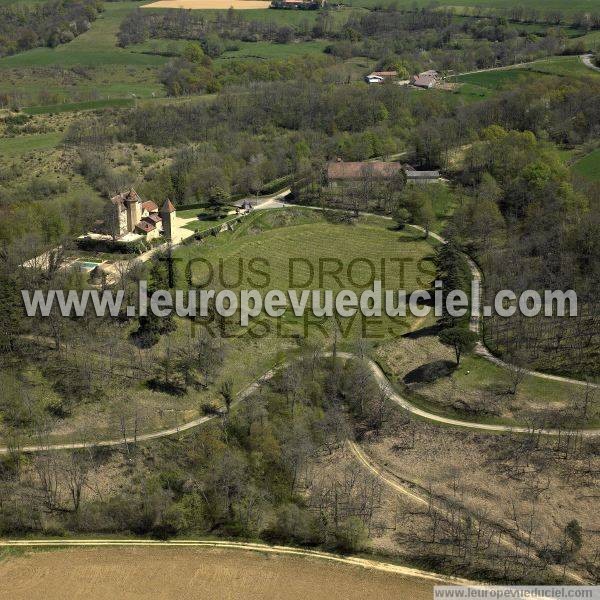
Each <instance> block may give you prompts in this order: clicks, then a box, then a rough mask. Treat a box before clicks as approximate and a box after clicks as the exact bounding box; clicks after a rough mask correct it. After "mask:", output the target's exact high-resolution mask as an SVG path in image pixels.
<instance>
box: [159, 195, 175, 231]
mask: <svg viewBox="0 0 600 600" xmlns="http://www.w3.org/2000/svg"><path fill="white" fill-rule="evenodd" d="M159 214H160V218H161V219H162V226H163V234H164V236H165V238H167V239H168V240H170V239H172V232H173V224H174V220H175V216H176V213H175V207H174V206H173V204H172V202H171V201H170V200H169V199H168V198H167V199H166V200H165V202H164V204H163V205H162V207H161V209H160V212H159Z"/></svg>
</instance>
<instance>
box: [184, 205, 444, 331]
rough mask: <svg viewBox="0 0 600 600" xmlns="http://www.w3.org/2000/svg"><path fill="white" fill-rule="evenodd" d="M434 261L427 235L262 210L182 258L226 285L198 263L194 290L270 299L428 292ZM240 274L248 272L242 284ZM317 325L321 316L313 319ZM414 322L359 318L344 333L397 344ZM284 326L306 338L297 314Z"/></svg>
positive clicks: (382, 223)
mask: <svg viewBox="0 0 600 600" xmlns="http://www.w3.org/2000/svg"><path fill="white" fill-rule="evenodd" d="M432 254H433V249H432V247H431V245H430V244H429V243H428V242H427V241H425V240H424V239H423V237H422V236H421V235H419V234H415V232H414V231H413V230H410V229H407V230H406V231H400V232H399V231H395V230H393V224H392V223H391V222H390V221H389V220H385V219H381V218H376V217H369V218H362V219H361V220H360V221H359V223H357V224H354V225H343V224H333V223H328V222H327V221H325V219H324V218H323V216H322V215H321V214H318V213H316V212H315V211H310V210H304V209H291V210H275V211H256V212H255V213H253V214H252V215H250V216H249V217H248V218H247V219H246V220H245V222H243V223H242V224H241V225H240V226H238V227H237V229H236V230H235V231H234V232H233V233H225V234H221V235H219V236H217V237H215V238H208V239H206V240H204V241H203V242H201V243H199V244H192V245H189V246H183V247H181V248H179V249H178V250H177V251H176V256H177V258H178V259H179V260H181V259H183V261H184V262H181V263H179V268H180V269H184V267H183V266H182V265H185V264H186V262H187V260H189V259H193V258H201V259H202V261H208V262H209V263H211V264H212V265H213V273H215V274H217V273H218V272H222V275H223V277H222V280H212V281H210V282H207V278H208V276H209V274H210V269H209V267H208V265H207V263H206V262H202V263H196V264H194V265H193V267H192V275H193V282H194V285H201V286H202V287H209V288H212V287H213V286H214V287H216V289H221V288H223V287H227V288H229V289H233V290H240V289H262V290H263V292H264V293H266V292H267V291H268V290H272V289H279V290H282V291H284V292H287V290H289V289H309V290H314V289H322V290H324V289H331V290H333V292H334V294H335V293H337V292H338V291H339V290H341V289H349V290H354V291H355V292H357V293H358V294H360V293H361V292H362V291H363V290H365V289H367V288H371V287H372V283H371V281H372V280H374V279H375V280H377V279H379V280H381V281H382V288H383V289H384V290H385V289H390V290H398V289H406V290H409V291H412V290H415V289H424V288H426V287H427V286H428V284H429V282H430V280H431V277H432V274H433V265H432V263H431V260H430V259H431V256H432ZM251 260H254V261H256V264H258V263H260V265H261V267H260V268H261V270H263V271H265V272H266V280H265V277H263V276H257V275H256V274H254V275H252V274H251V273H250V272H249V271H248V267H249V261H251ZM382 261H383V262H382ZM221 265H222V266H221ZM240 265H241V266H240ZM321 267H326V268H327V269H329V270H337V269H339V273H337V274H335V275H334V274H330V275H327V274H325V273H324V274H323V277H322V278H320V277H319V271H320V268H321ZM240 268H242V269H245V270H244V273H243V276H242V278H241V280H240V278H239V276H238V275H239V269H240ZM184 270H185V269H184ZM184 279H185V278H184V277H183V271H182V273H181V280H182V281H183V280H184ZM263 284H264V285H263ZM309 306H310V303H309ZM232 319H235V318H232ZM311 319H312V320H315V317H312V315H311ZM412 320H413V317H408V318H407V319H403V320H398V321H397V322H394V321H393V320H391V319H390V318H389V317H387V316H385V315H384V316H382V317H380V318H379V317H378V318H375V317H373V318H367V319H366V320H365V322H364V323H361V319H360V316H357V317H356V319H354V320H351V319H345V320H344V323H343V328H344V331H346V329H347V339H348V340H349V339H353V338H356V337H357V336H358V335H359V334H360V333H361V328H362V327H364V328H366V329H365V330H363V333H364V334H365V335H366V337H368V338H371V339H372V340H377V339H390V338H393V337H396V336H398V335H400V334H402V333H404V332H405V331H406V330H407V328H408V325H409V323H410V321H412ZM281 323H282V325H283V326H284V327H285V328H287V329H288V330H289V332H290V333H292V332H295V333H300V332H301V331H302V328H303V326H304V325H305V323H304V321H303V319H302V318H300V317H296V316H295V315H293V314H292V312H291V310H288V311H287V312H286V313H285V315H284V316H283V317H282V319H281ZM314 331H315V332H316V329H315V330H314Z"/></svg>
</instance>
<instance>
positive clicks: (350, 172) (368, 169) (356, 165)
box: [327, 160, 402, 184]
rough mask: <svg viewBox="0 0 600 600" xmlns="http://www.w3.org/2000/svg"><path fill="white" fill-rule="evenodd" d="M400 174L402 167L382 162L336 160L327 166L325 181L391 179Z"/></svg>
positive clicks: (398, 164) (397, 164) (393, 163)
mask: <svg viewBox="0 0 600 600" xmlns="http://www.w3.org/2000/svg"><path fill="white" fill-rule="evenodd" d="M401 173H402V165H401V164H400V163H395V162H384V161H382V160H374V161H361V162H344V161H341V160H336V161H333V162H330V163H328V164H327V181H328V183H329V184H331V183H335V182H337V181H361V180H363V179H366V178H372V179H378V180H385V179H393V178H394V177H396V176H398V175H399V174H401Z"/></svg>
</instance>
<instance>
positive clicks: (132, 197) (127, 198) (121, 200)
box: [110, 188, 142, 205]
mask: <svg viewBox="0 0 600 600" xmlns="http://www.w3.org/2000/svg"><path fill="white" fill-rule="evenodd" d="M110 201H111V202H112V203H113V204H119V205H123V204H125V203H126V202H141V201H142V199H141V198H140V197H139V195H138V193H137V192H136V191H135V190H134V189H133V188H131V189H129V190H127V191H125V192H121V193H120V194H117V195H116V196H113V197H112V198H111V199H110Z"/></svg>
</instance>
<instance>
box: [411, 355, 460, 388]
mask: <svg viewBox="0 0 600 600" xmlns="http://www.w3.org/2000/svg"><path fill="white" fill-rule="evenodd" d="M455 370H456V363H455V362H453V361H451V360H435V361H433V362H430V363H427V364H424V365H421V366H420V367H417V368H416V369H413V370H412V371H410V372H409V373H407V374H406V375H405V376H404V383H406V384H411V383H434V382H435V381H437V380H438V379H441V378H442V377H450V375H452V373H454V371H455Z"/></svg>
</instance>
